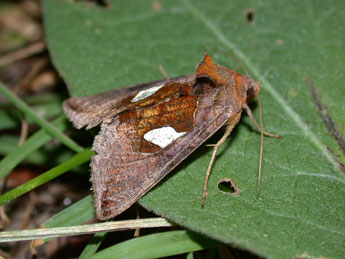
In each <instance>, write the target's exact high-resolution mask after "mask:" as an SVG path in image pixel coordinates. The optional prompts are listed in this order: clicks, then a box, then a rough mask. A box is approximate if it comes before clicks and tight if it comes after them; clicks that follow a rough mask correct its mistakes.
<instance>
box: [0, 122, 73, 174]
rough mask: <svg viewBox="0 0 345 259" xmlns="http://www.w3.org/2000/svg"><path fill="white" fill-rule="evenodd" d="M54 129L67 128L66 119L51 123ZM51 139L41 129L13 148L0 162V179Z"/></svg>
mask: <svg viewBox="0 0 345 259" xmlns="http://www.w3.org/2000/svg"><path fill="white" fill-rule="evenodd" d="M53 125H54V127H56V128H57V129H59V130H65V129H66V128H67V124H66V117H65V116H63V115H62V116H60V117H59V118H58V119H56V120H55V121H54V122H53ZM51 139H52V136H51V135H49V134H47V133H46V132H45V130H43V129H41V130H39V131H38V132H36V133H35V134H34V135H32V136H31V137H30V138H28V139H27V141H25V142H24V143H23V144H22V145H21V146H19V147H17V148H15V149H14V150H13V151H12V152H11V153H10V154H9V155H7V156H6V157H5V158H4V159H3V160H1V162H0V178H3V177H4V176H6V175H7V174H8V173H9V172H10V171H11V170H12V169H13V168H14V167H15V166H16V165H18V164H19V163H20V162H21V161H22V160H23V159H24V158H25V157H27V156H28V155H30V154H31V153H32V152H33V151H35V150H36V149H38V148H40V147H41V146H42V145H44V144H45V143H47V142H48V141H50V140H51Z"/></svg>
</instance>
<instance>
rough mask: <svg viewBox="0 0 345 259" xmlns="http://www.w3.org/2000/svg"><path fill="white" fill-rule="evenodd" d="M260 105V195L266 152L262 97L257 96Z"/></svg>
mask: <svg viewBox="0 0 345 259" xmlns="http://www.w3.org/2000/svg"><path fill="white" fill-rule="evenodd" d="M257 99H258V104H259V113H260V133H261V134H260V135H261V144H260V160H259V161H260V162H259V177H258V193H260V188H261V172H262V155H263V151H264V129H263V127H264V123H263V120H262V109H261V101H260V97H259V96H257Z"/></svg>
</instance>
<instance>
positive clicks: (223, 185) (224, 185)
mask: <svg viewBox="0 0 345 259" xmlns="http://www.w3.org/2000/svg"><path fill="white" fill-rule="evenodd" d="M217 186H218V190H219V191H220V192H222V193H224V194H228V195H231V196H237V195H239V194H240V189H238V187H237V186H236V184H235V182H234V181H233V180H231V179H229V178H224V179H221V180H219V181H218V183H217Z"/></svg>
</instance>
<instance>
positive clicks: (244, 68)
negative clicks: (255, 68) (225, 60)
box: [218, 50, 249, 76]
mask: <svg viewBox="0 0 345 259" xmlns="http://www.w3.org/2000/svg"><path fill="white" fill-rule="evenodd" d="M218 51H219V52H221V53H223V54H225V55H227V56H229V57H231V58H232V59H233V60H235V61H236V62H237V63H238V64H240V65H241V67H242V68H243V70H244V71H245V72H246V75H247V76H249V74H248V70H247V68H246V67H245V65H244V64H243V63H242V62H241V60H239V59H238V58H237V57H235V56H234V55H232V54H230V53H228V52H226V51H224V50H218Z"/></svg>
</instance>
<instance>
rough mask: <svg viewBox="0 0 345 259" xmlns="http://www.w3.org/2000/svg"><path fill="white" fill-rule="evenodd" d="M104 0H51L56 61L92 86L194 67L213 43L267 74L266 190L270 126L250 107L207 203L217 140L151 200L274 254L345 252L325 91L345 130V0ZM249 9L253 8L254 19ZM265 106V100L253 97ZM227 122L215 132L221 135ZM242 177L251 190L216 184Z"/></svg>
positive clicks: (48, 20)
mask: <svg viewBox="0 0 345 259" xmlns="http://www.w3.org/2000/svg"><path fill="white" fill-rule="evenodd" d="M109 3H110V7H109V8H103V7H100V6H97V5H89V4H85V3H84V2H75V1H67V0H62V1H44V2H43V4H44V15H45V26H46V27H45V28H46V34H47V39H48V44H49V49H50V50H51V55H52V57H53V60H54V64H55V66H56V67H57V68H58V69H59V72H60V73H61V74H62V76H63V77H64V79H65V80H66V82H67V83H68V85H69V87H70V90H71V94H72V95H74V96H82V95H89V94H94V93H98V92H102V91H106V90H111V89H115V88H119V87H121V86H126V85H130V84H135V83H142V82H147V81H150V80H157V79H161V78H162V77H163V76H162V75H161V73H160V71H159V65H162V66H163V68H164V69H165V71H166V72H167V73H168V75H169V76H170V77H174V76H179V75H183V74H189V73H192V72H193V70H194V68H195V66H196V64H197V63H198V62H199V61H200V60H201V58H202V56H203V53H204V52H205V50H208V51H209V52H210V54H211V56H212V57H213V59H214V60H215V61H216V63H218V64H221V65H225V66H227V67H230V68H233V69H235V70H237V71H239V72H240V73H241V72H242V73H244V71H243V70H242V69H241V67H240V65H239V64H237V63H236V61H234V59H232V58H231V57H229V56H228V55H225V54H223V53H222V54H220V51H222V52H224V51H225V52H228V53H230V54H231V55H233V56H235V57H237V58H238V59H239V60H240V61H241V62H243V64H244V65H245V66H246V67H247V69H248V72H249V74H250V75H251V76H252V77H253V78H254V79H255V80H260V81H261V86H262V91H261V93H260V96H261V100H262V106H263V117H264V124H265V129H266V130H267V131H269V132H271V133H275V134H279V135H282V136H284V138H283V139H272V138H267V137H266V138H265V143H264V160H263V179H262V189H261V193H260V194H258V193H257V192H256V189H257V168H258V163H259V161H258V159H259V146H260V137H259V134H258V133H257V132H256V131H255V130H253V125H252V123H251V121H250V120H249V119H248V117H247V116H245V115H244V116H243V118H242V119H241V122H240V123H239V125H238V126H237V127H236V129H235V131H234V132H233V133H232V134H231V136H230V137H229V139H228V141H227V142H226V143H225V144H224V145H223V147H222V149H221V150H220V152H219V153H218V155H217V159H216V162H215V165H214V167H213V170H212V173H211V178H210V182H209V186H208V196H207V199H206V205H205V208H203V209H202V208H201V206H200V202H201V196H202V189H203V181H204V177H205V175H204V172H205V171H206V169H207V166H208V163H209V160H210V157H211V152H212V150H211V148H209V147H206V146H202V147H201V148H199V149H198V150H197V151H196V152H194V153H193V154H192V155H191V156H190V157H189V158H187V159H186V160H185V161H184V162H183V163H182V164H181V165H180V166H179V167H178V168H176V169H175V170H174V171H173V172H172V173H171V174H170V176H168V177H167V178H166V179H164V180H163V181H162V183H161V184H159V185H158V186H157V187H155V188H154V189H153V190H152V191H151V192H149V193H148V194H147V195H146V196H145V197H144V198H142V199H141V200H140V203H141V204H142V205H143V206H145V207H146V208H148V209H149V210H152V211H154V212H155V213H157V214H159V215H162V216H164V217H166V218H169V219H171V220H172V221H174V222H176V223H178V224H180V225H183V226H185V227H187V228H189V229H191V230H193V231H197V232H200V233H204V234H206V235H207V236H209V237H212V238H214V239H217V240H220V241H223V242H225V243H236V245H238V246H240V247H242V248H246V249H250V250H251V251H254V252H255V253H257V254H259V255H262V256H266V257H268V258H287V257H293V256H299V255H305V254H307V255H310V256H314V257H322V256H323V257H334V258H341V257H342V256H343V254H344V253H345V247H344V242H345V215H344V210H345V201H344V194H345V178H344V173H343V172H341V171H340V170H339V169H338V163H337V159H339V160H340V161H345V158H344V154H343V152H342V149H341V148H340V147H339V145H338V143H337V141H336V140H335V138H334V137H333V135H332V134H331V133H330V132H329V130H328V129H327V127H326V126H325V124H324V120H323V119H322V118H321V117H320V115H319V114H320V113H319V112H318V111H317V105H316V104H314V102H313V98H312V95H311V93H310V90H309V88H310V87H309V86H308V85H307V84H306V83H305V81H306V79H309V80H310V81H311V82H312V84H313V87H314V88H315V89H316V90H317V92H318V93H319V94H320V101H321V102H322V103H323V104H324V106H325V107H326V108H327V110H328V113H329V116H330V118H332V120H333V122H334V123H335V125H336V126H335V128H336V129H337V131H338V133H339V134H340V136H343V135H344V132H345V121H344V119H343V113H344V112H343V111H344V109H345V103H344V102H343V98H344V96H345V88H344V87H342V85H343V82H344V80H345V74H344V73H343V71H344V62H343V57H344V56H345V55H344V54H345V53H344V52H345V49H344V48H343V42H344V32H343V24H344V23H345V15H344V12H343V11H342V10H344V7H345V2H343V1H331V0H325V1H317V2H316V1H315V2H314V1H302V2H301V1H297V0H293V1H288V2H286V1H275V0H268V1H264V2H257V1H226V0H218V1H196V0H181V1H159V0H157V1H139V0H138V1H124V0H122V1H109ZM248 12H251V15H250V17H251V19H252V20H250V21H249V20H248V17H249V16H248V15H247V14H248ZM252 108H253V111H254V116H255V117H256V118H258V109H257V107H256V104H255V103H254V104H253V105H252ZM221 136H222V131H220V132H219V133H218V134H216V135H215V136H214V137H212V138H211V139H210V141H208V143H209V144H213V143H215V142H216V141H217V140H218V139H219V138H220V137H221ZM223 178H231V179H232V180H233V181H234V182H235V183H236V185H237V187H238V188H239V189H240V195H238V196H231V195H227V194H224V193H223V192H220V191H219V190H218V189H217V182H218V180H220V179H223Z"/></svg>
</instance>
